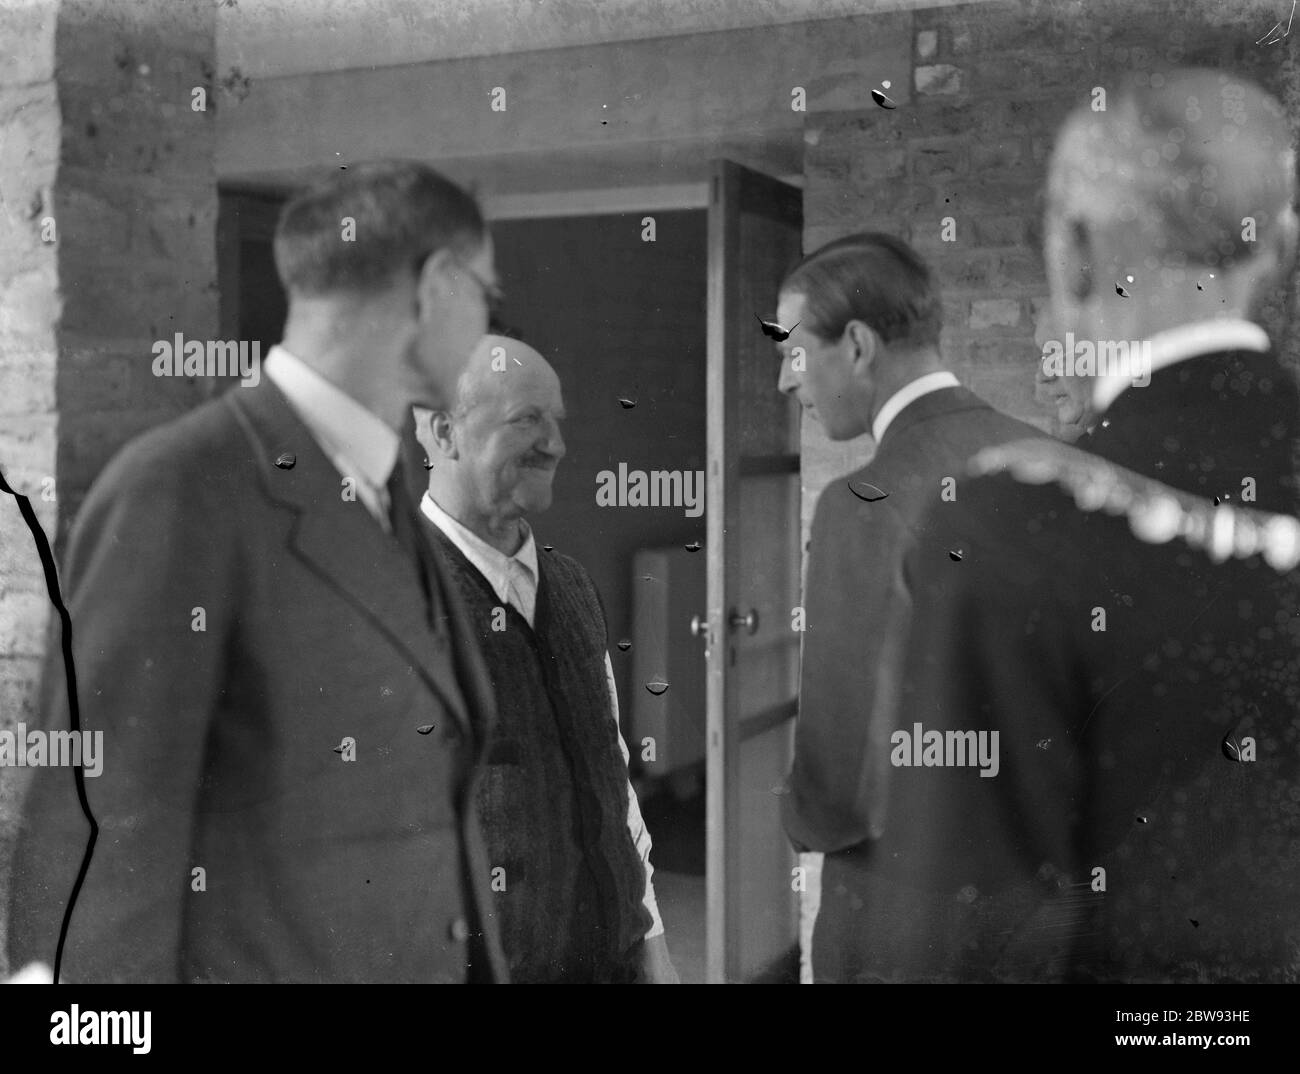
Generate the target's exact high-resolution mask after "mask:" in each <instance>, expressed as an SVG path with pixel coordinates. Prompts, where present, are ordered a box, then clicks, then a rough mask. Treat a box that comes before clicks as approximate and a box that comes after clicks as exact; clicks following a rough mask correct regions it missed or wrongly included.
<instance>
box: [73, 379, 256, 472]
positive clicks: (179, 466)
mask: <svg viewBox="0 0 1300 1074" xmlns="http://www.w3.org/2000/svg"><path fill="white" fill-rule="evenodd" d="M239 439H240V433H239V430H238V423H237V422H236V421H235V418H234V415H233V413H232V412H231V409H230V407H229V405H228V403H227V401H226V400H225V399H214V400H211V401H209V402H207V403H204V404H203V405H201V406H199V407H197V408H195V409H194V410H192V411H190V412H189V413H187V414H183V415H181V416H180V417H177V418H174V419H172V420H171V421H168V422H164V423H163V424H161V425H158V426H155V427H154V428H152V429H150V430H148V431H147V432H144V433H141V434H140V435H139V436H137V437H135V438H134V439H132V440H130V441H128V442H127V443H126V444H125V445H124V446H123V447H122V448H121V450H120V451H118V453H117V454H116V455H115V456H113V458H112V460H111V461H110V462H109V464H108V465H107V466H106V467H105V468H104V470H103V472H102V473H101V474H100V476H99V478H98V479H97V480H96V482H95V486H96V487H97V488H98V487H103V488H104V489H105V490H111V491H114V492H124V491H128V490H132V489H139V488H144V489H147V490H151V491H153V492H154V493H155V494H156V493H157V492H158V491H159V490H161V489H166V488H168V487H175V486H190V485H191V484H200V485H201V484H206V483H207V482H209V481H211V479H212V477H213V476H214V475H217V474H220V473H222V472H225V471H228V470H229V464H230V460H231V459H232V458H238V457H240V456H241V454H242V453H241V452H240V451H239V450H238V447H237V444H238V441H239Z"/></svg>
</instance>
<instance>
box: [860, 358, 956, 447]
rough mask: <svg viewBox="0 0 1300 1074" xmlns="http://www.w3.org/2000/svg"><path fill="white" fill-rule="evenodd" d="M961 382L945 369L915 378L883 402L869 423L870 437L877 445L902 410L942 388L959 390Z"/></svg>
mask: <svg viewBox="0 0 1300 1074" xmlns="http://www.w3.org/2000/svg"><path fill="white" fill-rule="evenodd" d="M959 387H961V381H959V380H958V379H957V378H956V377H955V376H953V375H952V374H951V373H949V372H948V371H947V370H946V369H941V370H939V372H937V373H926V374H925V375H924V376H922V377H917V378H916V380H914V381H912V382H911V383H910V384H905V385H904V386H903V387H902V388H900V389H899V390H898V391H896V392H894V394H893V395H891V396H890V397H889V398H888V399H886V400H885V405H884V406H882V407H881V408H880V410H879V411H878V412H877V414H876V417H875V420H874V421H872V423H871V435H872V436H873V437H874V438H875V441H876V443H877V444H879V443H880V438H881V437H882V436H884V435H885V430H886V429H888V428H889V427H890V425H892V424H893V421H894V419H895V418H896V417H898V415H899V414H900V413H902V411H903V408H904V407H905V406H907V405H908V404H910V403H915V402H916V401H917V400H918V399H920V398H921V396H923V395H929V394H930V393H931V392H937V391H940V390H941V389H943V388H959Z"/></svg>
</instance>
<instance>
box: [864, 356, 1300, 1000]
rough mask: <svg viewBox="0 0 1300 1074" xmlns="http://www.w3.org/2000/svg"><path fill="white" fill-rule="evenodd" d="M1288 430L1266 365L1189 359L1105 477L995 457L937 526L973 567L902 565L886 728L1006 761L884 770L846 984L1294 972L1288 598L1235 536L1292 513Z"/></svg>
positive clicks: (1117, 407) (1296, 836)
mask: <svg viewBox="0 0 1300 1074" xmlns="http://www.w3.org/2000/svg"><path fill="white" fill-rule="evenodd" d="M1298 413H1300V394H1298V393H1297V389H1296V385H1295V382H1294V379H1293V378H1292V376H1291V375H1290V374H1289V373H1288V372H1286V371H1285V370H1284V369H1282V368H1281V367H1280V366H1279V365H1278V363H1277V361H1276V359H1275V357H1274V356H1272V355H1261V354H1254V353H1246V352H1234V353H1222V354H1212V355H1203V356H1200V357H1195V358H1191V359H1189V360H1186V361H1184V362H1180V363H1178V364H1176V365H1174V366H1170V367H1168V368H1165V369H1163V370H1160V371H1159V372H1157V373H1156V374H1155V375H1154V376H1153V377H1152V380H1151V382H1150V384H1149V385H1148V386H1147V387H1145V388H1133V389H1130V390H1128V391H1127V392H1125V393H1124V394H1123V395H1121V396H1120V397H1119V398H1118V399H1117V400H1116V402H1115V403H1114V404H1113V405H1112V406H1111V408H1110V409H1109V410H1108V412H1107V413H1106V415H1105V416H1104V421H1103V422H1102V423H1101V424H1100V425H1099V426H1098V427H1097V429H1096V430H1095V432H1094V436H1093V439H1092V448H1093V451H1095V452H1096V453H1097V456H1099V457H1096V456H1089V455H1087V454H1085V453H1076V452H1074V451H1073V449H1070V448H1065V447H1063V446H1061V445H1054V444H1053V445H1051V448H1050V450H1049V449H1048V448H1046V447H1044V446H1043V442H1041V441H1040V442H1039V444H1038V446H1037V447H1035V446H1034V445H1028V446H1024V447H1020V446H1018V447H1017V449H1016V450H1014V451H1013V450H1011V449H1003V453H1004V454H1005V455H1006V456H1007V457H1009V458H1018V461H1017V462H1016V463H1015V464H1014V465H1012V466H1011V467H1010V469H1008V470H1006V471H1005V472H1001V473H992V474H990V476H987V477H984V478H982V479H980V480H977V481H974V482H970V483H968V485H967V488H966V495H965V496H964V498H962V499H959V503H958V505H957V507H958V510H957V511H953V512H947V511H940V510H936V511H934V512H932V514H933V517H934V519H935V522H936V524H937V525H939V526H940V527H941V528H940V532H941V534H942V537H941V538H940V543H941V544H948V545H950V546H952V547H954V548H960V549H961V550H962V553H963V554H962V558H961V560H960V561H959V562H956V561H952V560H951V559H947V558H942V557H940V556H938V555H928V554H927V552H926V550H925V549H923V548H920V547H918V548H916V549H914V550H913V552H912V553H911V554H910V555H909V557H908V560H907V563H906V565H905V576H906V577H907V578H908V579H909V581H910V582H911V583H912V587H913V593H914V600H915V606H914V614H913V622H912V630H911V638H910V642H909V644H908V646H907V659H906V664H905V670H904V679H903V688H902V692H901V699H900V704H899V707H898V710H897V712H896V714H895V716H894V718H893V724H894V727H895V728H896V729H897V730H900V731H903V730H905V731H907V732H909V733H910V734H911V735H912V737H913V738H915V737H916V732H917V731H918V730H919V731H921V733H922V737H923V738H924V737H925V736H928V735H930V734H931V732H937V733H938V734H939V735H940V736H941V737H942V738H943V740H944V742H945V743H947V742H948V741H951V742H953V744H954V746H955V745H956V743H957V742H959V741H962V740H966V741H969V739H968V738H967V733H969V732H974V733H975V734H976V735H984V736H986V737H985V741H986V742H987V743H989V744H991V743H992V742H993V739H992V735H993V734H997V735H998V742H997V755H998V764H997V768H996V774H989V775H983V774H981V771H980V769H979V768H978V767H975V766H972V765H971V764H969V763H967V764H964V765H963V764H962V763H961V762H960V754H959V753H957V752H956V751H955V749H954V750H951V751H948V752H943V753H938V752H937V753H936V755H935V757H936V760H942V763H939V764H933V765H931V764H926V763H923V764H921V765H919V766H918V765H915V764H911V765H909V764H906V763H905V762H906V761H907V759H908V757H909V755H910V757H911V759H912V760H913V761H915V760H916V758H917V753H918V752H919V751H916V747H910V743H909V747H910V748H909V749H908V750H906V751H900V753H898V754H896V755H893V756H891V768H892V771H891V777H892V778H891V781H890V784H889V787H890V793H889V798H888V804H887V808H886V810H885V815H884V817H883V824H882V832H881V835H880V837H879V838H878V839H877V840H875V841H874V842H873V843H872V844H870V846H869V847H868V848H866V849H865V851H864V852H863V853H862V854H861V856H860V859H859V862H858V868H859V872H860V875H861V878H862V879H861V883H860V884H859V885H858V888H857V894H858V898H859V900H860V914H859V919H860V922H861V926H860V927H861V930H862V935H861V943H860V948H861V950H862V951H863V952H864V954H863V957H862V958H861V960H860V961H859V963H858V964H857V965H856V966H855V967H854V973H853V975H854V977H855V979H859V980H909V981H917V980H946V981H953V980H957V981H969V980H1062V979H1066V980H1069V979H1075V980H1127V981H1136V980H1159V981H1206V980H1227V979H1234V980H1283V979H1286V980H1293V979H1295V978H1296V976H1297V974H1300V903H1298V902H1297V900H1296V898H1295V891H1296V890H1297V888H1298V887H1300V856H1297V854H1296V853H1295V847H1296V846H1297V845H1300V806H1297V805H1296V802H1295V796H1296V794H1297V793H1300V792H1297V791H1296V787H1297V786H1300V757H1298V756H1297V753H1296V750H1295V745H1294V743H1295V742H1296V740H1297V737H1300V714H1298V710H1297V704H1296V698H1297V696H1300V655H1298V654H1300V636H1298V634H1297V627H1296V623H1297V614H1298V613H1300V600H1298V599H1297V592H1296V582H1297V576H1296V575H1295V573H1292V574H1291V575H1279V574H1278V573H1277V572H1276V571H1274V570H1273V569H1272V568H1271V567H1270V566H1268V565H1267V564H1266V563H1265V562H1264V561H1262V560H1261V558H1260V557H1259V556H1258V555H1250V548H1251V545H1250V544H1247V545H1245V546H1244V547H1238V548H1237V549H1236V554H1233V546H1234V544H1235V542H1236V537H1235V536H1234V534H1237V533H1238V532H1244V531H1238V530H1237V529H1235V528H1234V526H1235V523H1234V522H1233V518H1232V512H1233V511H1240V508H1241V506H1245V507H1247V508H1250V509H1254V508H1262V509H1266V510H1271V511H1283V512H1287V513H1291V512H1292V511H1293V510H1294V505H1295V499H1294V482H1293V473H1294V467H1293V458H1294V455H1295V449H1296V445H1297V414H1298ZM1080 475H1083V476H1080ZM1246 489H1252V490H1253V491H1254V492H1255V493H1256V499H1255V500H1254V501H1253V502H1252V501H1249V500H1248V501H1247V503H1246V504H1245V505H1242V504H1241V499H1242V495H1243V492H1244V490H1246ZM1152 490H1155V491H1152ZM1189 494H1190V495H1189ZM1215 496H1217V497H1219V500H1220V501H1221V502H1222V503H1223V506H1221V507H1220V508H1218V509H1216V507H1215V506H1214V503H1215V501H1214V500H1213V497H1215ZM1176 497H1182V498H1183V500H1184V501H1186V502H1188V503H1192V504H1195V505H1197V506H1196V513H1191V512H1185V511H1181V509H1178V508H1176V507H1175V506H1173V505H1174V503H1175V502H1176ZM1229 505H1231V506H1229ZM1198 519H1199V521H1197V520H1198ZM1216 534H1217V535H1216ZM1224 534H1226V535H1228V538H1229V540H1228V542H1227V545H1226V546H1225V545H1223V544H1222V542H1221V541H1220V536H1222V535H1224ZM1216 547H1217V549H1218V550H1217V552H1215V553H1214V554H1213V555H1212V554H1209V553H1208V552H1207V551H1206V549H1214V548H1216ZM1225 557H1226V562H1219V560H1223V559H1224V558H1225ZM918 725H919V726H918ZM950 732H951V733H953V734H952V737H951V739H950V738H949V733H950ZM957 733H961V736H960V738H959V737H958V734H957ZM1246 739H1251V740H1253V743H1254V747H1253V748H1252V749H1251V750H1250V756H1246V750H1245V749H1244V748H1243V743H1244V741H1245V740H1246ZM901 744H902V740H900V745H901ZM944 750H947V746H946V745H945V746H944ZM1256 753H1257V756H1256Z"/></svg>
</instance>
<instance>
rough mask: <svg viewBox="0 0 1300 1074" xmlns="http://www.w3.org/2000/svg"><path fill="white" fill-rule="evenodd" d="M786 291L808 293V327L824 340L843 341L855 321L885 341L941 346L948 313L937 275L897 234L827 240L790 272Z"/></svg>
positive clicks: (871, 233)
mask: <svg viewBox="0 0 1300 1074" xmlns="http://www.w3.org/2000/svg"><path fill="white" fill-rule="evenodd" d="M781 292H782V293H783V294H784V293H792V294H800V295H802V296H803V300H804V313H803V316H804V325H803V326H804V327H805V328H807V329H808V330H809V331H811V332H812V333H813V334H814V335H816V336H818V337H819V338H821V339H824V340H828V341H829V340H836V339H839V338H840V337H841V336H842V335H843V334H844V329H845V327H846V326H847V325H848V323H849V322H850V321H855V320H856V321H862V322H864V323H865V324H867V325H869V326H870V327H871V329H872V330H873V331H874V332H875V333H876V334H877V335H878V336H880V338H881V339H882V340H883V341H884V342H885V343H895V342H898V343H902V344H904V345H905V346H909V347H923V346H938V343H939V331H940V329H941V328H942V326H943V315H942V307H941V304H940V301H939V291H938V288H937V287H936V286H935V281H934V275H933V273H931V271H930V268H929V266H928V265H926V263H925V262H924V261H922V260H921V257H920V255H919V254H917V252H916V251H915V250H913V249H912V248H911V247H910V246H908V245H907V243H905V242H903V241H902V240H901V239H896V238H894V236H892V235H886V234H884V233H883V232H878V231H864V232H861V233H859V234H857V235H848V236H846V237H845V238H842V239H836V240H835V241H834V242H830V243H827V244H826V245H825V246H823V247H821V249H819V250H815V251H814V252H813V253H811V254H809V255H808V256H807V257H805V258H804V259H803V260H802V261H800V262H799V264H797V265H796V266H795V267H794V268H793V269H791V270H790V272H789V274H788V275H787V276H786V278H785V282H784V283H782V284H781ZM787 327H788V326H787Z"/></svg>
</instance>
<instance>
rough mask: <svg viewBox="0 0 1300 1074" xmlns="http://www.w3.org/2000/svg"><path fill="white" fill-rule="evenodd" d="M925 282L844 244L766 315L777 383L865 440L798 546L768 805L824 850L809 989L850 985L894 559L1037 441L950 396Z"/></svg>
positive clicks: (917, 262)
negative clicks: (940, 514) (991, 471)
mask: <svg viewBox="0 0 1300 1074" xmlns="http://www.w3.org/2000/svg"><path fill="white" fill-rule="evenodd" d="M940 308H941V307H940V299H939V292H938V289H937V288H936V286H935V282H934V278H933V276H932V274H931V272H930V270H929V268H928V267H927V266H926V264H925V263H924V262H923V261H922V260H921V258H920V257H919V256H918V255H917V254H916V252H915V251H914V250H912V249H911V247H909V246H908V245H907V244H906V243H904V242H902V241H900V240H898V239H895V238H892V237H891V236H888V235H883V234H875V233H866V234H859V235H851V236H849V237H847V238H843V239H839V240H837V241H835V242H832V243H830V244H829V245H827V246H824V247H822V248H821V249H820V250H817V251H816V252H815V253H812V254H810V255H809V256H808V257H806V258H805V259H804V260H803V261H802V262H801V263H800V264H799V265H797V266H796V267H795V268H794V269H793V270H792V271H791V273H790V275H789V276H788V277H787V278H786V280H785V281H784V283H783V284H782V286H781V290H780V296H779V305H778V308H777V316H778V319H779V321H780V323H781V324H783V325H791V326H793V327H792V331H791V332H790V336H789V338H788V339H787V340H785V341H784V342H783V343H781V344H780V348H781V351H782V362H781V375H780V381H779V387H780V389H781V390H782V391H783V392H786V393H787V394H790V395H793V396H795V397H796V398H798V400H799V402H800V403H801V404H802V405H803V407H804V408H805V410H806V411H807V412H808V413H809V414H810V415H812V416H815V417H816V418H817V419H818V420H820V422H821V423H822V425H823V426H824V427H825V429H826V433H827V435H828V436H830V437H831V439H833V440H848V439H851V438H853V437H856V436H861V435H862V434H864V433H870V434H871V435H872V437H873V438H874V440H875V442H876V452H875V454H874V456H873V457H872V460H871V462H870V463H868V464H867V465H866V466H865V467H863V468H861V469H859V470H857V471H855V472H854V473H852V474H849V475H848V477H847V478H843V479H840V480H837V481H833V482H832V483H831V484H830V485H829V486H827V488H826V489H825V490H824V491H823V493H822V495H821V497H820V499H819V500H818V502H817V511H816V514H815V516H814V518H813V525H812V537H811V545H810V547H809V550H808V575H807V584H806V587H805V597H804V606H805V614H806V618H805V633H804V642H803V661H802V668H801V674H800V689H799V721H798V724H797V728H796V733H795V754H794V763H793V769H792V771H791V774H790V778H789V784H788V794H787V795H786V796H785V797H784V798H783V800H782V805H783V816H784V820H785V826H786V831H787V833H788V834H789V836H790V839H791V841H792V843H793V844H794V845H795V847H796V848H797V849H799V850H819V851H824V852H825V854H826V858H825V861H824V864H823V873H822V898H821V907H820V910H819V911H818V917H817V924H816V931H815V934H814V940H813V972H814V974H815V976H816V978H817V980H819V981H838V980H844V979H847V978H851V977H852V975H853V973H854V967H855V966H856V965H857V964H858V960H859V959H860V957H861V954H862V953H861V952H860V951H859V950H857V949H855V947H854V946H853V942H852V939H853V936H854V934H855V928H854V925H855V921H856V918H857V917H858V909H857V908H858V906H859V905H860V899H859V896H858V894H857V889H858V886H859V884H860V867H861V861H862V856H863V846H864V844H867V843H868V842H869V841H870V839H871V838H872V837H873V836H874V835H875V834H876V833H877V828H878V824H879V817H878V816H877V809H878V806H879V800H880V796H881V794H882V793H883V791H884V782H883V775H884V773H882V772H879V771H878V764H877V762H878V759H879V757H880V750H879V743H878V741H877V739H878V738H879V735H880V733H881V732H882V731H883V730H884V727H883V725H881V724H880V723H879V722H878V719H877V713H876V711H875V710H874V708H873V702H874V699H875V697H876V694H877V691H878V690H882V689H883V690H888V689H889V686H888V683H889V682H890V680H892V677H893V675H892V667H891V661H892V660H894V659H895V658H896V656H897V654H896V652H895V650H894V649H893V648H892V646H891V639H893V638H895V637H897V636H898V635H899V634H900V632H901V631H902V630H904V629H905V626H906V607H907V594H906V587H905V586H904V585H903V582H902V578H901V568H902V563H903V557H904V556H905V555H906V554H907V553H908V551H909V550H910V549H912V548H914V547H917V546H920V547H923V548H926V549H931V547H932V544H931V541H932V539H931V537H930V534H929V533H928V531H927V530H926V528H925V527H924V526H923V525H922V524H921V518H922V516H923V514H924V512H925V510H926V508H927V507H928V506H929V505H930V504H932V503H936V502H940V501H942V500H945V499H950V498H951V497H953V496H955V495H957V485H958V483H959V480H960V479H962V478H963V476H964V472H965V466H966V460H967V459H968V458H970V457H971V456H972V455H973V454H975V453H976V452H977V451H979V450H980V449H981V448H984V447H987V446H989V445H992V444H999V443H1002V442H1004V441H1008V440H1019V439H1022V438H1024V437H1028V436H1034V435H1037V431H1036V430H1035V429H1033V428H1032V427H1031V426H1028V425H1025V424H1023V423H1022V422H1019V421H1016V420H1014V419H1013V418H1009V417H1007V416H1006V415H1005V414H1002V413H999V412H998V411H996V410H994V409H993V408H992V407H990V406H989V405H988V404H987V403H985V402H984V401H983V400H982V399H980V398H979V397H978V396H976V395H975V394H974V393H972V392H970V391H969V390H967V389H966V388H963V387H961V385H960V384H959V383H958V381H957V378H956V377H955V376H954V375H953V374H952V373H951V372H950V371H948V370H947V369H946V367H945V364H944V360H943V357H942V354H941V352H940V348H939V332H940Z"/></svg>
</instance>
